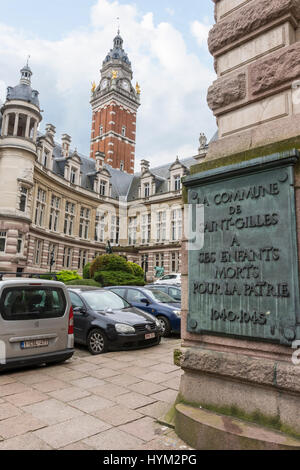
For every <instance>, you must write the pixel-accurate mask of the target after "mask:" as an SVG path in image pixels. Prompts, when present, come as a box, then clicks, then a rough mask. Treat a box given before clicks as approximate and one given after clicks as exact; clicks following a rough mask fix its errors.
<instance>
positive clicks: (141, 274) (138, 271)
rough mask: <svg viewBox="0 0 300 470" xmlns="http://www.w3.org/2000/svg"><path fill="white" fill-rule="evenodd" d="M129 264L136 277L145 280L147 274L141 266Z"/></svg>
mask: <svg viewBox="0 0 300 470" xmlns="http://www.w3.org/2000/svg"><path fill="white" fill-rule="evenodd" d="M128 264H129V266H131V268H132V271H133V274H134V276H136V277H141V278H142V279H144V277H145V273H144V270H143V268H141V266H139V265H138V264H136V263H131V262H130V261H128Z"/></svg>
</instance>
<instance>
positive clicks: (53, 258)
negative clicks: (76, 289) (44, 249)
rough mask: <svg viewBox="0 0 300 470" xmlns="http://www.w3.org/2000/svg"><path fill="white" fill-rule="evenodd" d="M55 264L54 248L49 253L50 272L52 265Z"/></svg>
mask: <svg viewBox="0 0 300 470" xmlns="http://www.w3.org/2000/svg"><path fill="white" fill-rule="evenodd" d="M54 264H55V253H54V250H52V252H51V255H50V273H51V272H52V266H53V265H54Z"/></svg>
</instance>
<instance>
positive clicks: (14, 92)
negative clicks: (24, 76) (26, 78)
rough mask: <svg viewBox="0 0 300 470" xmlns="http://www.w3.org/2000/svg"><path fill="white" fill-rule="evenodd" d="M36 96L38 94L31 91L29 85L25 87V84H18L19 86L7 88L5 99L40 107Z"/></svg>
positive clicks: (35, 91)
mask: <svg viewBox="0 0 300 470" xmlns="http://www.w3.org/2000/svg"><path fill="white" fill-rule="evenodd" d="M38 96H39V92H38V91H37V90H33V89H32V88H31V86H30V85H25V83H20V84H19V85H17V86H15V87H8V88H7V97H6V99H7V100H8V101H10V100H22V101H27V102H28V103H32V104H35V105H36V106H38V107H40V102H39V98H38Z"/></svg>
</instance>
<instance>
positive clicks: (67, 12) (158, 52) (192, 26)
mask: <svg viewBox="0 0 300 470" xmlns="http://www.w3.org/2000/svg"><path fill="white" fill-rule="evenodd" d="M0 7H1V10H0V11H1V18H0V101H4V100H5V95H6V87H7V86H14V85H16V84H17V83H18V81H19V70H20V68H21V67H22V66H23V65H24V63H25V62H26V58H27V56H28V55H30V56H31V58H30V66H31V68H32V70H33V73H34V75H33V79H32V84H33V87H34V88H35V89H37V90H38V91H39V92H40V103H41V108H42V109H43V110H44V112H43V121H42V124H41V130H42V131H43V129H44V126H45V124H46V123H49V122H50V123H52V124H54V125H55V126H56V129H57V140H58V141H59V140H60V137H61V134H62V133H68V134H69V135H71V136H72V146H73V147H75V146H76V147H77V148H78V150H79V151H80V152H81V153H83V154H85V155H88V154H89V140H90V128H91V108H90V104H89V100H90V90H91V82H92V81H93V80H95V81H96V83H98V82H99V79H100V72H99V70H100V68H101V64H102V61H103V59H104V58H105V56H106V54H107V52H108V51H109V49H110V48H111V47H112V42H113V38H114V36H115V34H116V31H117V17H120V27H121V35H122V37H123V39H124V48H125V50H126V52H127V53H128V55H129V59H130V60H131V62H132V67H133V72H134V83H135V82H136V81H138V82H139V84H140V86H141V88H142V95H141V107H140V109H139V113H138V119H137V148H136V170H138V169H139V165H138V162H139V160H141V159H143V158H146V159H148V160H150V162H151V164H152V165H158V164H162V163H167V162H169V161H173V160H174V159H175V158H176V156H177V155H179V156H180V157H181V158H184V157H189V156H191V155H195V154H196V152H197V148H198V144H199V142H198V138H199V134H200V132H205V134H206V135H207V137H208V138H211V137H212V135H213V134H214V132H215V130H216V124H215V119H214V117H213V115H212V113H211V111H210V110H209V109H208V107H207V104H206V92H207V88H208V86H209V85H210V83H211V82H212V81H213V80H214V78H215V75H214V70H213V61H212V58H211V56H210V55H209V53H208V50H207V44H206V41H207V34H208V31H209V29H210V27H211V25H212V23H213V2H212V1H211V0H204V1H203V0H201V1H199V0H185V1H183V0H151V1H149V0H136V1H135V2H132V1H130V0H51V2H46V1H38V0H26V1H23V0H10V2H7V1H6V0H0Z"/></svg>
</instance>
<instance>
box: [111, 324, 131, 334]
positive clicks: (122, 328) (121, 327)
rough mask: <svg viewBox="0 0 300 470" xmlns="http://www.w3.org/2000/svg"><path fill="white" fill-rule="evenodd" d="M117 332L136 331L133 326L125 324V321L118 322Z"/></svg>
mask: <svg viewBox="0 0 300 470" xmlns="http://www.w3.org/2000/svg"><path fill="white" fill-rule="evenodd" d="M115 328H116V331H117V333H135V329H134V328H133V326H130V325H124V324H123V323H117V324H116V325H115Z"/></svg>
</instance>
